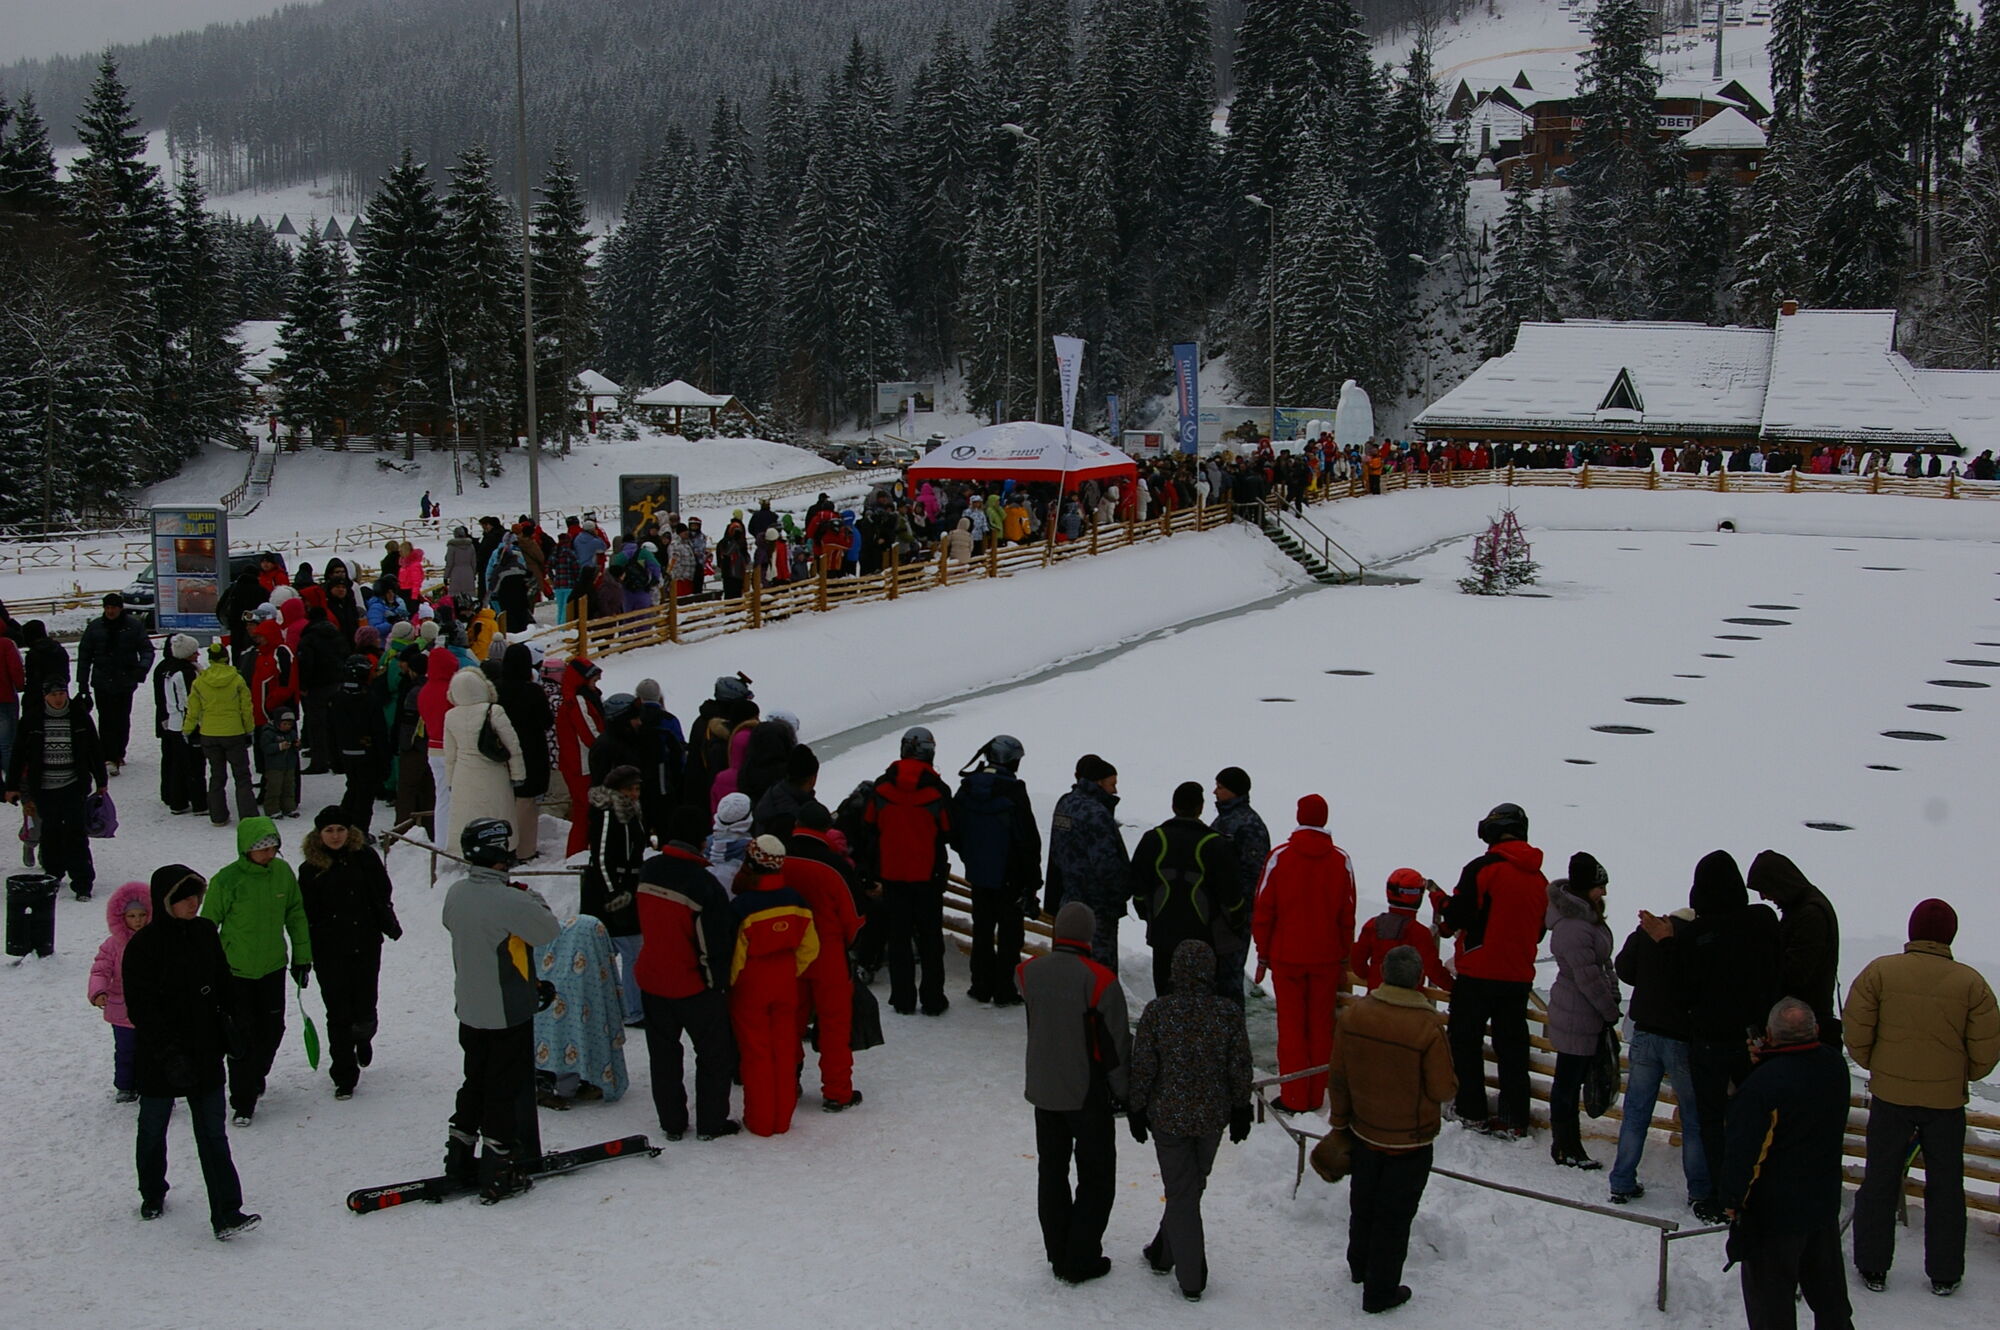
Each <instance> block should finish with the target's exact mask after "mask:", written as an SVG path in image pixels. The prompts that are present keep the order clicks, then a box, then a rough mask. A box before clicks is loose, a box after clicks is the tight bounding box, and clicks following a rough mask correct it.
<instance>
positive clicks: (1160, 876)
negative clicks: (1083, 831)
mask: <svg viewBox="0 0 2000 1330" xmlns="http://www.w3.org/2000/svg"><path fill="white" fill-rule="evenodd" d="M1173 810H1174V815H1173V816H1172V817H1170V818H1168V819H1167V820H1166V821H1165V822H1162V823H1161V824H1160V825H1159V826H1157V827H1154V828H1153V829H1152V830H1151V831H1148V832H1147V833H1146V834H1145V835H1143V836H1141V837H1140V838H1139V843H1138V845H1136V846H1135V847H1133V850H1132V900H1133V903H1134V905H1135V908H1136V909H1137V911H1138V914H1139V917H1140V918H1141V919H1143V920H1145V921H1146V945H1147V946H1149V947H1151V948H1152V949H1153V991H1154V993H1156V994H1158V995H1160V996H1162V997H1164V996H1166V995H1167V994H1168V993H1170V992H1172V991H1173V962H1174V953H1175V951H1176V949H1177V948H1178V947H1179V946H1180V944H1181V943H1183V942H1187V941H1200V942H1205V943H1209V944H1210V945H1211V946H1212V945H1213V944H1214V942H1215V940H1216V937H1217V928H1216V925H1217V923H1218V922H1220V921H1221V920H1223V919H1226V918H1230V917H1233V916H1236V915H1239V914H1240V913H1241V906H1242V888H1241V887H1240V886H1239V885H1238V883H1237V880H1236V847H1235V846H1234V845H1231V844H1230V843H1229V841H1228V839H1227V838H1226V837H1223V836H1220V835H1217V834H1216V833H1215V832H1213V831H1210V830H1209V829H1208V826H1207V824H1205V823H1204V822H1203V821H1202V820H1201V812H1202V792H1201V786H1200V785H1199V784H1197V783H1196V782H1194V781H1183V782H1182V783H1181V784H1180V785H1179V786H1178V787H1176V788H1175V790H1174V797H1173Z"/></svg>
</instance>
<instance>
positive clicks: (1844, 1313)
mask: <svg viewBox="0 0 2000 1330" xmlns="http://www.w3.org/2000/svg"><path fill="white" fill-rule="evenodd" d="M1819 1033H1820V1032H1819V1023H1818V1022H1817V1021H1815V1020H1814V1019H1813V1013H1812V1007H1811V1006H1810V1005H1808V1004H1807V1003H1805V1002H1803V1001H1801V1000H1800V999H1798V998H1795V997H1787V998H1782V999H1780V1000H1779V1001H1778V1003H1777V1005H1776V1006H1774V1007H1772V1008H1771V1013H1770V1017H1769V1019H1768V1021H1767V1024H1766V1027H1765V1034H1764V1037H1763V1039H1762V1040H1761V1041H1760V1047H1759V1049H1758V1053H1757V1061H1756V1066H1755V1068H1754V1069H1753V1070H1752V1071H1750V1072H1749V1074H1748V1075H1747V1076H1746V1077H1745V1078H1744V1081H1743V1085H1742V1088H1740V1089H1739V1090H1738V1091H1737V1092H1736V1098H1735V1099H1734V1100H1732V1101H1731V1102H1730V1105H1729V1139H1728V1149H1727V1151H1726V1152H1725V1155H1724V1163H1723V1169H1722V1173H1721V1175H1720V1177H1719V1184H1720V1185H1719V1187H1718V1191H1719V1193H1720V1195H1721V1197H1722V1200H1723V1203H1724V1204H1725V1205H1726V1206H1727V1207H1728V1210H1729V1219H1730V1230H1729V1248H1728V1251H1729V1259H1730V1261H1731V1262H1738V1261H1740V1262H1741V1263H1742V1265H1743V1311H1744V1316H1745V1319H1746V1320H1747V1321H1748V1322H1749V1324H1750V1326H1751V1330H1766V1327H1770V1330H1777V1327H1780V1326H1790V1325H1794V1324H1796V1318H1797V1315H1798V1313H1797V1311H1796V1310H1795V1308H1794V1306H1793V1303H1794V1300H1795V1299H1797V1298H1799V1297H1801V1296H1803V1297H1804V1298H1805V1303H1806V1306H1807V1307H1810V1308H1811V1309H1812V1313H1813V1319H1814V1324H1815V1325H1816V1326H1818V1327H1820V1328H1821V1330H1848V1328H1849V1327H1852V1326H1853V1324H1854V1320H1853V1317H1854V1308H1853V1305H1852V1304H1851V1303H1850V1302H1849V1301H1848V1298H1847V1272H1846V1271H1845V1270H1844V1269H1843V1268H1842V1265H1841V1256H1840V1209H1841V1191H1842V1188H1841V1183H1842V1180H1843V1179H1842V1173H1841V1150H1842V1146H1843V1143H1844V1141H1845V1138H1846V1135H1847V1107H1848V1092H1849V1088H1850V1084H1849V1079H1850V1078H1849V1076H1848V1071H1847V1059H1846V1058H1845V1057H1843V1056H1842V1055H1841V1053H1840V1052H1839V1050H1838V1049H1835V1048H1831V1047H1829V1046H1828V1045H1826V1044H1823V1043H1821V1042H1820V1038H1819Z"/></svg>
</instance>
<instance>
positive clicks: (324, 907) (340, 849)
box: [299, 804, 403, 1099]
mask: <svg viewBox="0 0 2000 1330" xmlns="http://www.w3.org/2000/svg"><path fill="white" fill-rule="evenodd" d="M300 854H301V856H302V857H303V860H304V862H303V863H302V864H301V865H300V867H299V895H300V896H301V897H302V898H303V899H304V901H305V907H306V927H307V930H308V932H309V933H310V934H311V937H312V944H313V975H314V977H315V978H317V979H318V980H319V994H320V999H321V1000H322V1001H323V1002H325V1003H326V1042H327V1053H328V1056H329V1060H330V1065H329V1068H328V1073H329V1074H330V1075H331V1076H332V1078H333V1097H334V1098H335V1099H346V1098H349V1097H351V1096H352V1095H353V1094H354V1086H355V1083H356V1082H357V1081H359V1080H360V1079H361V1069H362V1068H363V1067H365V1066H367V1065H368V1064H369V1062H371V1061H372V1060H373V1059H374V1057H375V1049H374V1040H375V1031H376V1029H377V1026H378V1019H377V1016H376V995H377V992H378V990H379V987H380V981H381V976H382V939H383V938H388V939H389V940H390V941H392V942H393V941H395V940H396V939H397V938H400V937H402V936H403V925H402V923H401V921H400V920H398V919H397V918H396V906H395V900H394V890H395V889H394V887H393V886H392V885H391V883H390V881H389V870H388V869H387V868H386V867H384V866H383V863H382V858H381V856H380V855H378V854H376V853H375V851H374V850H372V849H370V848H369V847H368V843H367V838H366V833H365V832H363V831H361V830H360V829H359V828H356V827H352V826H349V825H348V823H347V810H346V809H345V808H344V807H343V806H341V805H339V804H334V805H331V806H329V807H326V808H322V809H320V810H319V815H318V816H317V817H315V818H314V819H313V829H312V832H311V834H309V835H308V836H307V837H306V838H305V841H304V843H303V844H302V845H301V847H300Z"/></svg>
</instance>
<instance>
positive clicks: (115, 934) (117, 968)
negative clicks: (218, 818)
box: [90, 882, 153, 1104]
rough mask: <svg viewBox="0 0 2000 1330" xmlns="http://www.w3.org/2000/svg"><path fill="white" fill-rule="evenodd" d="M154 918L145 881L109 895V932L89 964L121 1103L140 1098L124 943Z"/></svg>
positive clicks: (95, 1003)
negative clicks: (127, 1004) (127, 1011)
mask: <svg viewBox="0 0 2000 1330" xmlns="http://www.w3.org/2000/svg"><path fill="white" fill-rule="evenodd" d="M152 917H153V905H152V892H151V891H150V890H149V889H148V888H147V886H146V884H145V883H144V882H127V883H126V884H125V885H124V886H122V887H120V888H118V890H116V891H114V892H112V893H111V899H110V900H108V901H106V902H105V903H104V923H105V927H106V928H107V929H109V930H110V936H109V937H107V938H105V939H104V941H103V942H102V943H100V944H99V945H98V948H97V959H96V960H94V961H92V962H91V963H90V1005H91V1006H93V1007H96V1008H98V1009H99V1010H101V1011H102V1012H103V1013H104V1019H105V1021H106V1022H107V1023H109V1024H110V1026H111V1048H112V1057H111V1084H112V1086H113V1088H114V1089H116V1090H117V1091H118V1095H117V1099H118V1102H119V1103H121V1104H129V1103H131V1102H132V1101H133V1100H135V1099H137V1098H138V1097H139V1092H138V1090H137V1088H136V1083H135V1082H134V1080H133V1076H132V1050H133V1048H134V1046H135V1041H136V1036H135V1035H134V1034H133V1032H132V1018H131V1017H129V1016H127V1015H126V1014H125V976H124V974H123V972H122V969H123V965H124V961H125V944H126V943H128V942H130V941H131V940H132V935H133V934H134V933H136V932H138V931H139V930H140V929H142V928H144V927H145V926H146V923H147V921H148V920H150V919H151V918H152Z"/></svg>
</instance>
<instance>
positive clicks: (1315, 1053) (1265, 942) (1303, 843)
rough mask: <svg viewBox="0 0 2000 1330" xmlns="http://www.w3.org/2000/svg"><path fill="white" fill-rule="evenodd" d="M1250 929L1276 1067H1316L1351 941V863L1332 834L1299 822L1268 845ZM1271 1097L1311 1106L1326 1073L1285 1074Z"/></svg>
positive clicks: (1327, 1045)
mask: <svg viewBox="0 0 2000 1330" xmlns="http://www.w3.org/2000/svg"><path fill="white" fill-rule="evenodd" d="M1250 936H1251V939H1252V940H1253V941H1254V942H1255V943H1256V944H1257V964H1258V965H1259V966H1262V967H1264V968H1266V969H1268V970H1269V971H1270V974H1271V996H1272V999H1273V1000H1274V1001H1275V1002H1276V1003H1277V1007H1278V1074H1279V1075H1281V1076H1283V1075H1289V1074H1290V1073H1292V1072H1295V1071H1303V1070H1304V1069H1305V1068H1307V1067H1319V1066H1324V1065H1325V1064H1326V1060H1327V1059H1328V1058H1329V1057H1331V1056H1332V1054H1333V1013H1334V1004H1335V1002H1336V1001H1337V996H1336V995H1337V994H1338V993H1339V992H1340V990H1341V988H1342V987H1343V986H1344V985H1345V983H1346V980H1347V955H1348V952H1349V951H1351V950H1352V949H1353V946H1354V864H1353V861H1352V860H1350V859H1349V858H1348V857H1347V851H1345V850H1343V849H1341V848H1340V847H1339V846H1338V845H1335V844H1334V843H1333V837H1331V836H1329V835H1327V834H1326V832H1324V831H1322V830H1321V829H1319V828H1318V827H1300V828H1298V829H1297V830H1296V831H1294V832H1292V834H1291V836H1290V837H1289V838H1288V839H1287V840H1286V841H1285V843H1284V844H1282V845H1280V846H1279V847H1278V848H1277V849H1275V850H1273V851H1271V857H1270V858H1268V859H1266V860H1265V861H1264V876H1263V879H1262V881H1261V882H1260V883H1259V885H1258V887H1257V906H1256V909H1255V911H1254V912H1253V913H1252V915H1251V919H1250ZM1278 1097H1279V1099H1280V1101H1281V1102H1282V1103H1283V1104H1284V1106H1285V1107H1286V1108H1289V1109H1291V1110H1293V1111H1294V1112H1305V1111H1307V1110H1310V1109H1317V1108H1318V1107H1319V1106H1320V1104H1321V1103H1322V1102H1324V1100H1325V1098H1326V1075H1325V1073H1324V1072H1322V1073H1321V1074H1319V1075H1317V1076H1308V1077H1305V1078H1303V1079H1301V1080H1296V1081H1287V1082H1286V1083H1285V1085H1284V1086H1283V1088H1282V1089H1280V1090H1279V1092H1278Z"/></svg>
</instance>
